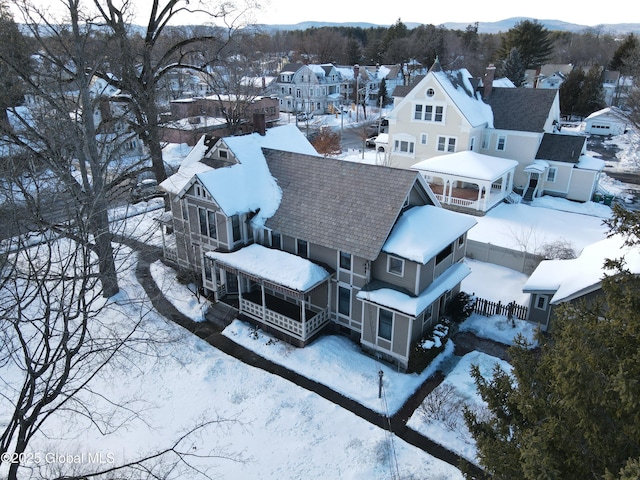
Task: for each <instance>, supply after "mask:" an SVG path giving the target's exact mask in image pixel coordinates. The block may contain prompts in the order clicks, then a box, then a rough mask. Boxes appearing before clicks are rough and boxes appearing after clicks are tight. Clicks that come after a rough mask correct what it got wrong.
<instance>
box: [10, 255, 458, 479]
mask: <svg viewBox="0 0 640 480" xmlns="http://www.w3.org/2000/svg"><path fill="white" fill-rule="evenodd" d="M123 252H124V250H123ZM133 267H134V265H133V264H130V265H129V266H128V267H127V268H125V269H123V270H122V272H123V274H122V276H121V278H120V283H121V288H122V290H121V292H120V294H118V295H117V296H116V297H115V298H114V299H113V300H112V302H113V303H112V307H111V308H108V309H106V310H104V311H103V312H102V314H101V318H100V319H101V321H104V322H107V323H110V324H113V325H117V324H122V325H129V324H130V319H131V318H139V317H140V316H141V315H142V316H144V318H145V319H146V321H145V329H146V330H147V331H148V332H149V333H153V334H154V336H156V337H157V338H158V339H161V340H163V341H162V342H160V343H158V344H157V345H155V347H154V350H152V351H149V350H146V351H145V350H144V349H141V348H138V349H136V350H135V351H131V352H130V353H129V354H128V355H127V357H126V361H122V362H117V363H116V364H114V365H112V366H111V367H110V368H109V369H108V370H107V371H104V372H103V373H102V374H101V375H99V377H97V378H96V379H94V380H93V382H92V383H91V385H90V386H91V389H92V392H93V393H92V394H91V395H90V399H91V400H92V405H93V406H94V407H106V409H107V411H108V410H109V409H110V407H111V406H112V405H113V404H119V405H123V406H126V409H125V410H120V414H119V415H115V416H110V417H108V418H110V419H111V420H112V421H113V422H114V425H115V423H120V422H121V427H120V428H118V429H116V430H115V431H113V432H110V433H109V434H106V435H102V434H100V433H99V432H97V431H96V430H95V429H93V428H91V424H90V422H89V421H87V420H86V419H84V418H83V417H81V416H77V415H75V416H73V415H67V414H66V412H60V414H59V415H55V416H53V417H51V418H50V419H49V421H48V423H47V424H46V426H45V429H44V430H43V435H42V436H41V437H39V438H38V439H36V441H34V443H33V444H32V445H31V446H32V448H33V451H34V452H43V454H44V452H54V453H55V455H56V457H55V458H64V457H63V456H64V455H77V457H74V458H79V459H84V460H81V461H78V462H75V461H74V462H73V463H71V462H68V463H66V464H65V462H64V461H63V460H62V461H57V462H56V461H53V462H51V463H50V464H49V465H48V466H49V467H50V468H51V469H52V470H51V471H49V473H48V474H45V477H46V476H49V478H52V477H53V476H54V475H55V476H59V475H62V474H71V473H79V471H80V470H81V469H83V468H85V467H86V468H97V467H104V468H108V467H111V466H113V465H115V464H121V463H124V462H127V461H130V460H133V459H136V458H138V457H139V456H142V455H145V454H148V453H149V452H153V451H156V450H159V449H162V448H166V447H168V446H170V445H172V444H173V442H174V441H175V440H176V439H177V438H178V437H180V436H181V435H183V434H184V433H185V432H186V431H187V430H190V429H192V428H193V427H194V426H196V425H199V424H202V423H206V422H213V423H212V424H211V425H209V426H207V427H205V428H202V429H199V430H198V431H197V432H196V433H195V434H193V435H190V436H189V437H188V438H187V439H186V440H185V441H183V442H181V443H180V445H179V449H180V450H181V451H184V452H186V453H187V454H193V455H195V456H191V457H189V461H190V462H191V463H192V464H193V465H195V466H196V467H197V468H199V469H201V470H203V471H206V472H207V473H208V474H209V475H210V476H211V477H213V478H222V479H238V478H260V479H274V480H275V479H277V480H284V479H298V478H305V479H310V480H313V479H317V480H323V479H327V478H340V479H353V480H365V479H366V480H370V479H385V478H389V476H390V472H397V473H399V475H400V476H401V478H416V479H417V478H420V479H434V480H445V479H462V475H461V473H460V471H459V470H458V469H457V468H455V467H453V466H451V465H449V464H447V463H445V462H442V461H440V460H437V459H435V458H433V457H431V456H430V455H428V454H426V453H424V452H423V451H421V450H420V449H418V448H416V447H413V446H411V445H409V444H407V443H405V442H404V441H402V440H400V439H398V438H396V437H393V436H389V435H388V433H387V432H386V431H385V430H383V429H380V428H378V427H375V426H373V425H372V424H370V423H369V422H367V421H365V420H363V419H361V418H360V417H358V416H356V415H354V414H352V413H350V412H348V411H345V410H344V409H342V408H340V407H338V406H336V405H334V404H333V403H331V402H329V401H327V400H325V399H323V398H322V397H320V396H318V395H316V394H314V393H311V392H309V391H307V390H305V389H302V388H299V387H297V386H296V385H294V384H292V383H290V382H288V381H286V380H284V379H282V378H280V377H277V376H275V375H271V374H268V373H265V372H264V371H262V370H260V369H256V368H253V367H249V366H247V365H245V364H244V363H242V362H240V361H238V360H236V359H235V358H233V357H230V356H228V355H226V354H223V353H221V352H220V351H218V350H216V349H215V348H212V347H211V346H210V345H208V344H207V343H205V342H204V341H202V340H200V339H199V338H197V337H196V336H194V335H191V334H188V333H187V332H186V331H185V330H183V329H182V328H180V327H178V326H177V325H175V324H173V323H171V322H167V321H166V320H165V319H164V318H163V317H162V316H161V315H159V314H158V313H157V312H155V311H153V310H149V305H150V302H149V301H148V299H147V300H146V301H145V302H142V303H141V301H142V300H144V298H145V294H144V291H143V290H142V288H141V286H140V285H139V284H138V283H137V281H136V279H135V275H134V268H133ZM156 273H157V272H156ZM160 286H161V288H163V290H164V291H165V293H168V292H167V289H171V290H172V293H173V294H174V295H175V296H177V297H179V296H181V295H185V296H186V295H187V292H186V288H185V287H184V286H183V285H181V284H177V285H176V284H172V283H171V282H164V281H163V282H161V285H160ZM183 289H184V290H183ZM333 347H335V345H333ZM333 347H332V348H331V349H332V350H333ZM277 348H280V347H277ZM281 353H282V354H283V358H284V359H285V360H286V359H287V358H295V357H294V356H293V357H292V356H291V355H290V356H289V357H287V356H286V351H283V352H281ZM320 353H322V354H328V353H329V352H328V350H322V352H320ZM350 355H352V354H351V353H347V357H346V358H345V357H342V356H341V355H339V354H336V355H334V356H333V357H327V358H326V359H325V360H324V363H322V362H320V359H317V363H316V365H315V369H316V371H317V373H319V371H324V372H329V371H331V370H332V369H333V367H334V366H335V365H336V364H337V363H342V362H345V361H347V362H348V361H351V360H353V359H354V358H355V357H354V356H350ZM359 363H360V362H358V364H359ZM358 364H356V365H353V367H354V374H355V375H362V373H361V372H360V371H358ZM376 368H377V366H376ZM367 374H368V373H367ZM373 374H374V375H376V376H377V369H376V370H375V371H374V372H373ZM312 376H313V375H312ZM391 376H392V372H388V377H387V378H389V379H390V378H391ZM349 381H350V379H349V378H343V379H342V380H341V382H345V383H346V382H349ZM371 387H372V388H371V390H373V391H375V383H374V384H373V385H371ZM394 387H395V388H398V389H402V388H405V385H404V384H396V385H394ZM406 388H408V387H406ZM372 396H373V395H372ZM107 399H108V400H107ZM112 402H113V403H112ZM103 418H105V417H103ZM72 419H73V421H72ZM97 453H100V454H102V455H103V456H102V457H101V458H102V460H103V463H102V464H101V465H99V464H97V461H96V460H95V458H94V461H93V462H92V461H90V460H88V459H89V458H91V457H90V456H88V455H89V454H93V455H94V457H95V455H96V454H97ZM82 455H84V456H82ZM61 456H62V457H61ZM47 458H51V457H47ZM58 468H60V469H59V470H58ZM156 468H157V469H156V470H155V472H156V473H157V474H160V473H161V470H164V471H165V473H166V471H168V470H169V468H170V467H169V465H168V464H165V465H164V466H161V465H157V466H156ZM54 471H55V473H54ZM1 474H2V472H0V476H1ZM211 477H207V478H211ZM163 478H165V477H163ZM167 478H180V479H186V478H189V479H194V480H195V479H197V478H202V477H200V476H199V475H197V474H196V473H195V472H194V471H192V470H191V471H189V470H185V469H184V466H182V467H179V468H178V469H176V470H173V471H172V472H171V475H169V477H167Z"/></svg>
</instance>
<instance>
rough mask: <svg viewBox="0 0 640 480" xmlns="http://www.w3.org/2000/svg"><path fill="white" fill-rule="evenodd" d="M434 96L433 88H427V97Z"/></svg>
mask: <svg viewBox="0 0 640 480" xmlns="http://www.w3.org/2000/svg"><path fill="white" fill-rule="evenodd" d="M435 94H436V92H435V90H434V89H433V88H427V97H433V96H434V95H435Z"/></svg>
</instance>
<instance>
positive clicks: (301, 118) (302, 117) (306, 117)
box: [297, 112, 313, 121]
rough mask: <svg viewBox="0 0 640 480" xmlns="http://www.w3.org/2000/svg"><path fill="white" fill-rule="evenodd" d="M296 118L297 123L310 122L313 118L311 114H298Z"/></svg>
mask: <svg viewBox="0 0 640 480" xmlns="http://www.w3.org/2000/svg"><path fill="white" fill-rule="evenodd" d="M297 118H298V121H304V120H311V119H312V118H313V113H305V112H300V113H299V114H298V116H297Z"/></svg>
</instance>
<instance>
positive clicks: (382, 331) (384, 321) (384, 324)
mask: <svg viewBox="0 0 640 480" xmlns="http://www.w3.org/2000/svg"><path fill="white" fill-rule="evenodd" d="M392 329H393V312H391V311H389V310H385V309H384V308H381V309H379V310H378V336H379V337H380V338H384V339H385V340H389V341H390V340H391V331H392Z"/></svg>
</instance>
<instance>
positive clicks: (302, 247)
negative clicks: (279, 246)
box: [296, 239, 309, 258]
mask: <svg viewBox="0 0 640 480" xmlns="http://www.w3.org/2000/svg"><path fill="white" fill-rule="evenodd" d="M296 247H297V250H298V255H300V256H301V257H304V258H307V257H308V256H309V245H308V244H307V241H306V240H300V239H298V241H297V242H296Z"/></svg>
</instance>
